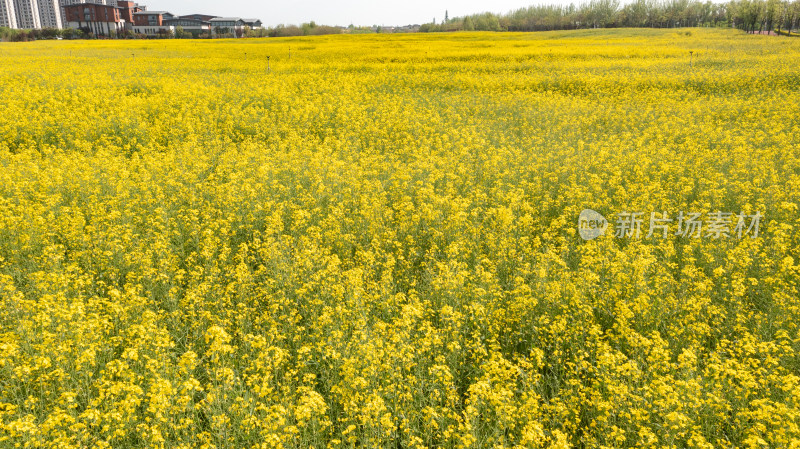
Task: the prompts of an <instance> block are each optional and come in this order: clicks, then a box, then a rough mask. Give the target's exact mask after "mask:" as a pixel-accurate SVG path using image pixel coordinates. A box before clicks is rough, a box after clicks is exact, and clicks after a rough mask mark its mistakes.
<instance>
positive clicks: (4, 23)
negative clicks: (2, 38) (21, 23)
mask: <svg viewBox="0 0 800 449" xmlns="http://www.w3.org/2000/svg"><path fill="white" fill-rule="evenodd" d="M0 27H7V28H17V11H16V8H14V0H0Z"/></svg>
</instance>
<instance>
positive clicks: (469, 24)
mask: <svg viewBox="0 0 800 449" xmlns="http://www.w3.org/2000/svg"><path fill="white" fill-rule="evenodd" d="M464 31H475V22H473V21H472V17H469V16H467V18H466V19H464Z"/></svg>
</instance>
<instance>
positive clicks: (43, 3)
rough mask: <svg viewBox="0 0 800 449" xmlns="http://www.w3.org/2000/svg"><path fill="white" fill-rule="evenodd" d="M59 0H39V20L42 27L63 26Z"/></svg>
mask: <svg viewBox="0 0 800 449" xmlns="http://www.w3.org/2000/svg"><path fill="white" fill-rule="evenodd" d="M61 18H62V13H61V6H60V5H59V3H58V0H39V22H40V23H41V25H42V28H63V27H62V26H61V24H62V20H61Z"/></svg>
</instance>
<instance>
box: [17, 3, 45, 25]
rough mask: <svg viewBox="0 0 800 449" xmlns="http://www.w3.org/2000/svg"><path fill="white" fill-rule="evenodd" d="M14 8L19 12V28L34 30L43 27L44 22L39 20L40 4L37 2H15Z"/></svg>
mask: <svg viewBox="0 0 800 449" xmlns="http://www.w3.org/2000/svg"><path fill="white" fill-rule="evenodd" d="M14 8H15V9H16V10H17V28H24V29H33V28H41V27H42V21H41V20H40V19H39V2H38V1H37V0H14Z"/></svg>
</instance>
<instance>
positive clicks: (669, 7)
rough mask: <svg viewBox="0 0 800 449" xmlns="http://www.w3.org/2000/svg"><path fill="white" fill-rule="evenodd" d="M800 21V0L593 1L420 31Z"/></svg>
mask: <svg viewBox="0 0 800 449" xmlns="http://www.w3.org/2000/svg"><path fill="white" fill-rule="evenodd" d="M798 21H800V0H794V1H790V0H731V1H729V2H727V3H714V2H711V1H705V2H702V1H699V0H634V1H633V2H631V3H626V4H622V3H621V2H620V1H619V0H590V1H588V2H586V3H582V4H578V5H576V4H574V3H573V4H570V5H557V4H550V5H546V4H543V5H536V6H529V7H527V8H520V9H517V10H515V11H511V12H509V13H507V14H493V13H482V14H473V15H469V16H464V17H454V18H449V17H447V13H445V20H443V21H442V22H441V23H438V24H437V23H436V20H435V19H434V20H433V21H432V22H430V23H426V24H423V25H422V26H420V31H421V32H437V31H462V30H463V31H552V30H575V29H586V28H611V27H639V28H643V27H646V28H675V27H702V26H712V27H715V26H728V27H735V28H738V29H741V30H744V31H748V32H764V31H775V32H778V33H781V34H790V33H793V32H795V31H796V29H797V26H798Z"/></svg>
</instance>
